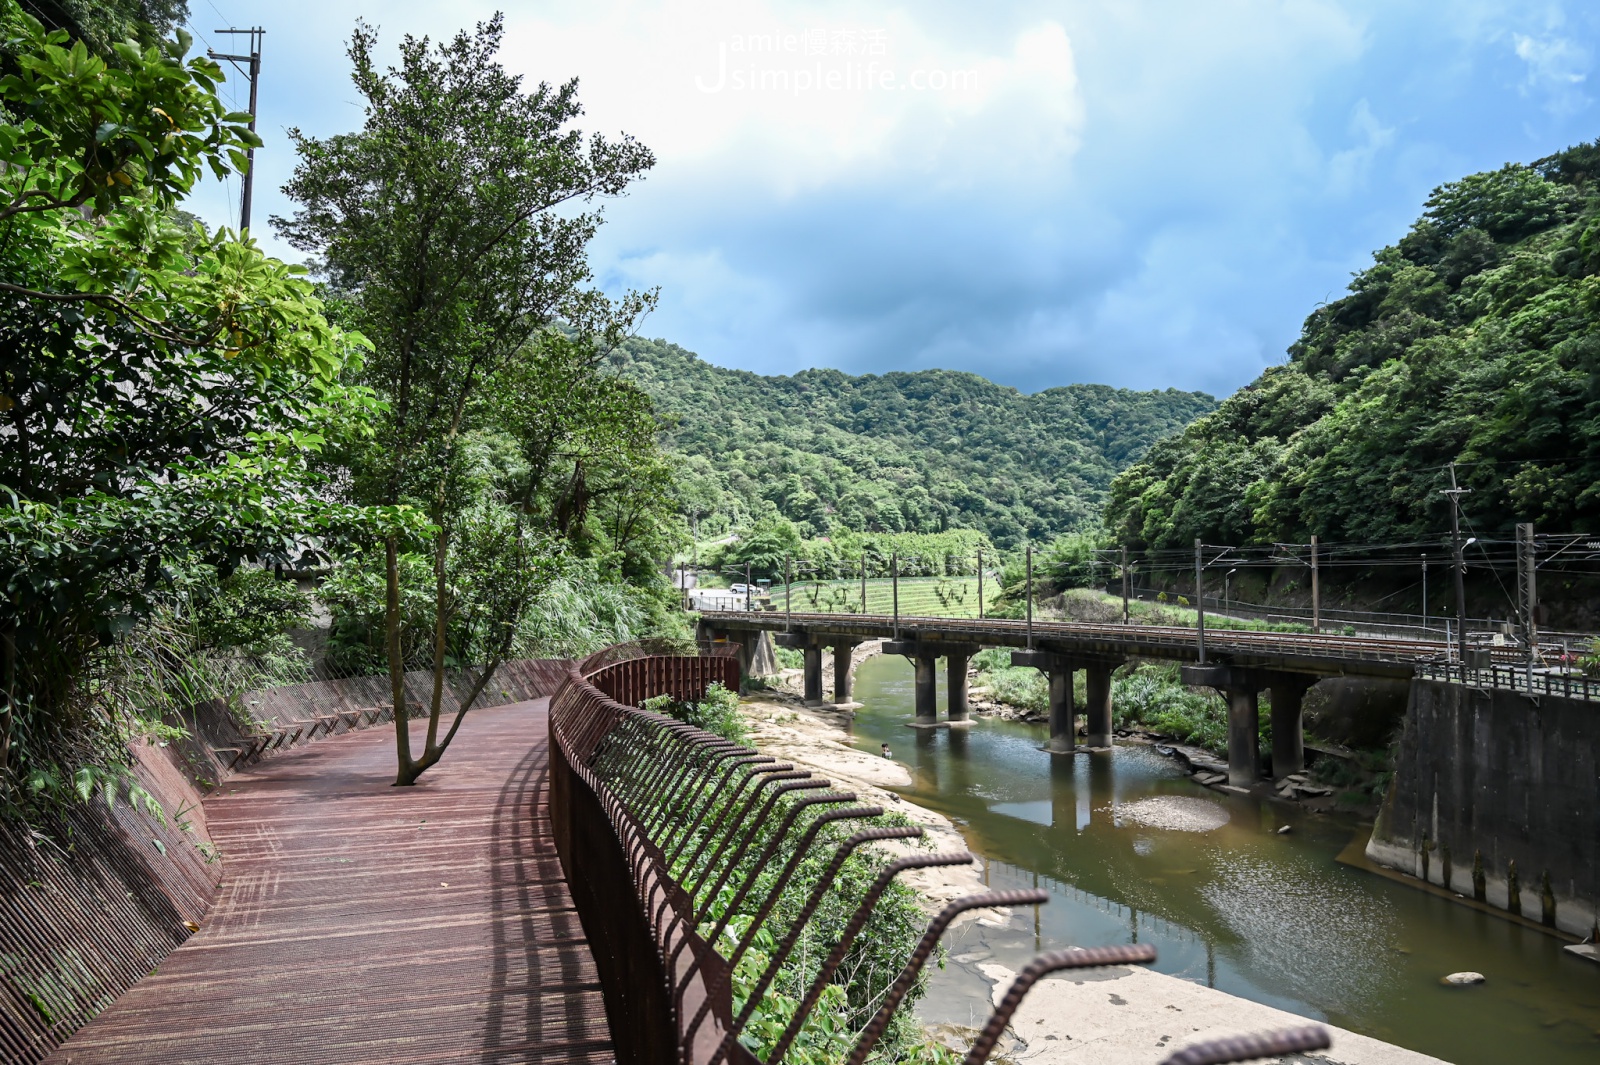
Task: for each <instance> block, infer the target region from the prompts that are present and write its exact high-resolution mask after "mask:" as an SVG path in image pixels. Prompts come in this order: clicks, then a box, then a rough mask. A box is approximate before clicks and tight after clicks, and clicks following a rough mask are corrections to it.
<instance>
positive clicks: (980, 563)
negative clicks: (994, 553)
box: [978, 547, 984, 620]
mask: <svg viewBox="0 0 1600 1065" xmlns="http://www.w3.org/2000/svg"><path fill="white" fill-rule="evenodd" d="M982 616H984V548H981V547H979V548H978V619H979V620H982Z"/></svg>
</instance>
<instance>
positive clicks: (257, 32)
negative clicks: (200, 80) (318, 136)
mask: <svg viewBox="0 0 1600 1065" xmlns="http://www.w3.org/2000/svg"><path fill="white" fill-rule="evenodd" d="M216 32H218V33H229V34H234V33H238V34H248V35H249V37H250V54H249V55H228V54H226V53H223V52H216V51H212V50H210V49H207V50H206V55H207V56H209V57H210V58H212V59H226V60H227V61H228V62H230V63H232V64H233V66H234V69H236V70H238V71H239V72H240V73H241V74H243V75H244V76H245V77H247V78H249V79H250V132H251V133H254V132H255V131H256V85H257V84H258V83H259V82H260V81H261V41H262V38H264V37H266V35H267V31H266V30H264V29H262V28H261V27H260V26H254V27H252V28H250V29H248V30H234V29H228V30H217V31H216ZM240 63H244V64H247V65H246V66H243V67H241V66H239V64H240ZM244 158H245V168H244V175H243V177H244V193H243V195H242V196H240V198H239V232H240V233H243V232H245V231H246V230H248V229H249V228H250V199H251V193H253V192H254V191H255V183H256V150H255V149H254V148H246V149H245V150H244Z"/></svg>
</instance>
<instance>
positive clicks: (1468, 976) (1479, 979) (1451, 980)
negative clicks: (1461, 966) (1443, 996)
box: [1439, 973, 1483, 987]
mask: <svg viewBox="0 0 1600 1065" xmlns="http://www.w3.org/2000/svg"><path fill="white" fill-rule="evenodd" d="M1439 982H1440V983H1441V984H1445V985H1447V986H1449V987H1465V986H1467V985H1468V984H1481V983H1483V974H1482V973H1451V974H1450V975H1449V976H1446V977H1443V978H1442V979H1441V980H1440V981H1439Z"/></svg>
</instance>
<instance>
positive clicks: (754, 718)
mask: <svg viewBox="0 0 1600 1065" xmlns="http://www.w3.org/2000/svg"><path fill="white" fill-rule="evenodd" d="M876 652H877V646H876V645H869V646H866V647H863V648H861V649H859V650H858V652H857V654H858V656H860V657H859V658H858V661H859V660H860V658H865V657H868V656H869V655H871V654H873V653H876ZM829 657H831V656H829ZM829 664H830V665H831V662H830V663H829ZM789 672H790V673H791V674H794V676H788V677H785V678H784V680H783V682H782V683H781V686H780V687H779V688H778V689H777V690H774V691H772V692H763V693H758V694H756V695H752V696H747V697H746V698H745V700H744V702H743V707H744V712H745V716H746V718H747V719H748V721H749V723H750V726H751V733H752V743H753V745H754V746H755V747H757V748H758V749H759V750H761V751H762V752H763V753H765V754H770V755H772V756H773V757H775V758H779V759H781V760H782V761H786V762H793V763H794V764H795V765H796V766H798V767H800V768H804V769H809V770H812V771H813V772H816V773H818V774H820V775H822V776H826V777H827V778H828V779H830V780H831V781H833V782H834V784H835V785H837V786H839V787H842V788H845V789H848V790H850V791H854V792H855V793H856V794H857V795H858V796H860V798H861V799H862V800H863V801H865V802H870V803H875V804H878V805H881V806H883V807H884V808H885V809H887V810H894V811H896V812H899V813H902V814H904V815H905V816H906V817H908V818H910V819H911V820H913V821H914V822H916V823H917V824H919V825H921V826H922V827H923V829H924V831H925V832H926V839H927V840H928V843H929V845H930V846H931V849H933V850H938V851H958V850H966V849H967V847H966V843H965V841H964V839H963V837H962V835H961V833H960V831H959V830H958V829H957V828H956V826H955V825H954V824H952V823H951V821H950V820H949V819H948V818H946V817H944V816H943V815H941V814H939V813H936V812H934V811H932V810H929V809H926V808H924V807H921V806H919V805H917V804H915V803H912V802H909V801H907V800H905V799H903V798H902V797H900V796H899V795H897V794H895V792H894V791H893V790H891V789H894V788H901V787H906V786H908V785H910V783H911V774H910V772H909V771H908V770H907V769H906V767H905V766H904V765H902V764H901V763H900V762H898V761H896V760H895V759H893V758H883V757H881V756H879V755H876V754H872V753H869V752H865V751H860V750H857V749H856V748H855V747H854V746H852V744H851V742H850V739H849V732H848V730H849V725H850V721H851V719H852V716H853V715H852V713H851V712H850V711H849V710H843V711H840V710H834V709H831V708H820V709H813V708H808V707H806V706H804V705H803V704H802V703H801V700H800V698H799V692H798V690H797V687H798V672H799V671H798V670H793V671H789ZM831 688H832V686H831V683H830V684H829V685H828V688H827V689H826V690H831ZM906 882H907V883H909V884H911V885H912V886H913V887H914V888H915V889H916V891H917V893H918V896H919V897H920V898H921V899H922V900H923V906H924V907H925V908H926V909H927V910H928V911H929V912H930V913H931V912H933V911H935V910H937V909H938V908H939V907H940V906H942V905H943V904H944V903H945V902H947V901H949V900H950V899H952V898H956V897H959V896H962V895H967V894H974V893H977V892H981V891H982V890H984V888H983V883H982V880H981V875H980V871H979V869H978V868H977V867H976V866H975V865H968V866H954V867H947V868H943V869H931V870H919V871H917V872H916V873H914V874H912V875H911V876H908V877H907V878H906ZM972 919H976V920H977V927H976V928H973V929H971V930H970V931H969V934H968V935H967V937H966V942H967V943H968V944H972V941H973V940H974V939H977V940H978V941H979V942H978V944H975V945H974V946H976V947H977V949H978V950H982V949H983V948H982V946H981V937H982V933H983V931H984V929H985V928H1000V927H1004V926H1005V925H1007V924H1009V923H1010V922H1012V921H1018V920H1028V919H1030V918H1028V917H1026V916H1025V915H1021V914H1013V913H1010V912H1008V911H1004V910H1001V911H982V912H980V913H978V914H974V915H972V916H971V917H969V920H972ZM973 932H975V933H977V935H976V936H974V935H972V934H971V933H973ZM948 938H949V937H948V936H947V939H948ZM964 949H965V950H967V951H971V950H972V949H973V946H967V947H965V948H964ZM974 960H975V961H977V959H974ZM977 969H978V971H979V972H981V973H982V974H983V975H984V976H985V977H987V978H988V979H989V980H991V981H993V984H994V986H993V995H994V997H995V999H996V1000H998V999H999V997H1000V996H1002V995H1004V994H1005V991H1006V989H1007V988H1008V987H1009V986H1010V984H1011V979H1012V977H1013V976H1014V975H1015V974H1014V973H1013V972H1012V971H1011V970H1009V969H1007V968H1005V967H1004V966H1001V965H998V964H992V963H991V964H985V963H983V962H982V961H977ZM1304 1023H1305V1019H1304V1018H1302V1017H1297V1016H1295V1015H1293V1014H1289V1013H1286V1012H1284V1011H1282V1010H1277V1009H1273V1008H1272V1007H1270V1006H1264V1005H1262V1004H1260V1003H1257V1002H1251V1001H1249V1000H1247V999H1241V998H1237V997H1235V996H1233V995H1229V994H1227V993H1225V992H1222V991H1216V990H1213V989H1211V988H1208V987H1205V986H1203V985H1200V984H1197V983H1192V982H1190V981H1188V980H1184V979H1180V978H1178V977H1174V976H1167V975H1165V974H1163V973H1157V972H1153V971H1150V970H1147V969H1141V968H1118V969H1110V970H1105V971H1103V972H1096V973H1092V974H1088V975H1084V974H1074V976H1073V977H1072V978H1065V977H1061V978H1047V979H1045V980H1044V981H1042V982H1041V983H1040V984H1039V985H1038V986H1036V987H1035V988H1034V990H1033V991H1032V992H1031V993H1030V994H1029V996H1028V997H1027V998H1026V999H1025V1000H1024V1001H1023V1004H1022V1007H1021V1009H1020V1010H1018V1012H1017V1014H1016V1016H1015V1018H1014V1020H1013V1022H1012V1026H1011V1038H1010V1039H1009V1040H1008V1041H1007V1043H1006V1044H1005V1045H1004V1046H1003V1047H1002V1052H1003V1055H1004V1057H1005V1058H1006V1059H1008V1060H1010V1061H1013V1062H1017V1063H1019V1065H1020V1063H1024V1062H1029V1063H1032V1062H1038V1063H1040V1065H1080V1063H1082V1065H1088V1063H1093V1065H1158V1063H1159V1062H1161V1061H1163V1060H1165V1058H1166V1057H1167V1056H1168V1055H1169V1054H1171V1053H1172V1052H1173V1051H1174V1050H1176V1049H1178V1048H1180V1047H1183V1046H1186V1045H1188V1044H1190V1043H1195V1042H1200V1041H1203V1040H1206V1039H1215V1038H1220V1037H1223V1036H1229V1035H1238V1034H1240V1033H1244V1032H1253V1031H1262V1030H1265V1029H1271V1028H1279V1027H1291V1026H1294V1025H1296V1024H1304ZM930 1031H931V1032H932V1033H933V1034H934V1035H935V1036H936V1037H937V1038H938V1039H939V1040H940V1041H941V1042H944V1043H946V1044H947V1045H949V1046H951V1047H952V1048H955V1049H958V1050H960V1051H962V1052H964V1051H965V1050H966V1048H967V1046H968V1045H969V1044H970V1042H971V1040H972V1038H973V1037H974V1036H975V1035H976V1034H977V1033H976V1030H975V1029H971V1028H965V1027H961V1026H955V1025H943V1024H942V1025H936V1026H934V1027H932V1028H931V1029H930ZM1330 1031H1331V1032H1332V1035H1333V1047H1332V1049H1331V1050H1330V1051H1327V1052H1325V1053H1322V1054H1313V1055H1308V1056H1295V1057H1292V1058H1288V1059H1279V1060H1281V1061H1284V1062H1318V1063H1329V1065H1334V1063H1337V1065H1440V1062H1439V1059H1437V1058H1431V1057H1428V1056H1426V1055H1423V1054H1417V1053H1414V1052H1412V1051H1408V1050H1403V1049H1401V1048H1400V1047H1396V1046H1393V1045H1391V1044H1388V1043H1383V1042H1380V1041H1378V1040H1375V1039H1370V1038H1367V1037H1365V1036H1360V1035H1356V1034H1355V1033H1353V1032H1347V1031H1344V1030H1342V1029H1337V1028H1330Z"/></svg>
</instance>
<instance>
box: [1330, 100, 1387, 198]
mask: <svg viewBox="0 0 1600 1065" xmlns="http://www.w3.org/2000/svg"><path fill="white" fill-rule="evenodd" d="M1394 133H1395V131H1394V127H1393V126H1385V125H1383V124H1382V123H1381V122H1379V121H1378V119H1377V116H1376V115H1374V114H1373V113H1372V105H1371V104H1370V103H1368V102H1367V98H1366V97H1364V96H1363V97H1362V98H1361V99H1360V100H1357V101H1356V106H1355V107H1354V109H1352V110H1351V112H1350V136H1351V137H1352V138H1354V139H1356V140H1357V141H1358V142H1359V143H1357V144H1355V145H1354V146H1352V147H1350V148H1346V149H1344V150H1343V151H1339V152H1335V153H1334V154H1333V156H1332V158H1330V159H1329V160H1328V191H1329V192H1331V193H1332V194H1333V195H1335V196H1349V195H1350V194H1351V193H1354V192H1358V191H1361V190H1363V189H1364V188H1365V187H1366V184H1367V178H1368V175H1369V174H1370V173H1371V171H1372V164H1373V162H1374V161H1375V160H1376V159H1377V157H1378V153H1379V152H1381V151H1383V149H1385V148H1387V147H1389V146H1390V145H1391V144H1393V143H1394Z"/></svg>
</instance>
